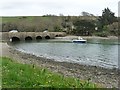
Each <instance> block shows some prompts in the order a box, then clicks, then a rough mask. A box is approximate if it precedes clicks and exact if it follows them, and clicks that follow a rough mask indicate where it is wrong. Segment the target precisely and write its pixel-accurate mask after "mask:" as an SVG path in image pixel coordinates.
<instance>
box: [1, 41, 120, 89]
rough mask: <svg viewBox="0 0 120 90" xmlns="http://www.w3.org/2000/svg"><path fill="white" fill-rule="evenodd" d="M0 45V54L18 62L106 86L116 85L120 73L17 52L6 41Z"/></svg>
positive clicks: (119, 78)
mask: <svg viewBox="0 0 120 90" xmlns="http://www.w3.org/2000/svg"><path fill="white" fill-rule="evenodd" d="M0 46H1V47H2V48H1V50H2V54H1V56H7V57H10V58H12V59H14V60H17V61H18V62H20V63H26V64H32V65H37V66H39V67H43V68H48V69H49V70H51V71H53V72H58V73H60V74H63V75H64V76H72V77H77V78H79V79H81V80H87V79H91V80H90V81H91V82H94V83H98V84H100V85H102V86H104V87H107V88H111V87H118V84H119V80H120V75H119V74H118V72H117V70H116V69H114V70H109V69H103V68H100V67H92V66H85V65H79V64H74V63H66V62H56V61H54V60H50V59H46V58H42V57H36V56H34V55H30V54H26V53H22V52H19V51H17V50H15V49H13V48H11V47H10V46H9V45H7V43H0Z"/></svg>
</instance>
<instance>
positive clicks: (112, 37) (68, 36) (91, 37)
mask: <svg viewBox="0 0 120 90" xmlns="http://www.w3.org/2000/svg"><path fill="white" fill-rule="evenodd" d="M81 37H82V38H84V39H118V37H116V36H108V37H99V36H81ZM56 38H57V39H76V38H78V36H74V35H67V36H65V37H56Z"/></svg>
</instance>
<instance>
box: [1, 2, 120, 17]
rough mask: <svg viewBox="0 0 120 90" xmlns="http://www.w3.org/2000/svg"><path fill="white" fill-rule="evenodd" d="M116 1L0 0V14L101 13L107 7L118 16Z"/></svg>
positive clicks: (76, 14) (75, 14)
mask: <svg viewBox="0 0 120 90" xmlns="http://www.w3.org/2000/svg"><path fill="white" fill-rule="evenodd" d="M118 2H119V0H1V1H0V16H42V15H46V14H54V15H59V14H63V15H66V16H67V15H71V16H73V15H74V16H78V15H81V12H83V11H85V12H89V13H91V14H94V15H102V10H104V8H107V7H108V8H109V9H110V10H111V11H112V12H114V13H115V15H116V16H118Z"/></svg>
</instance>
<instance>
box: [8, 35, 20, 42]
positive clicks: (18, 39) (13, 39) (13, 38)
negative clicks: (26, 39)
mask: <svg viewBox="0 0 120 90" xmlns="http://www.w3.org/2000/svg"><path fill="white" fill-rule="evenodd" d="M10 41H12V42H14V41H20V38H18V37H16V36H15V37H12V38H11V39H10Z"/></svg>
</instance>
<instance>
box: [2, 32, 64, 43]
mask: <svg viewBox="0 0 120 90" xmlns="http://www.w3.org/2000/svg"><path fill="white" fill-rule="evenodd" d="M65 35H66V33H65V32H2V33H1V35H0V38H1V40H3V41H25V40H41V39H54V38H55V37H63V36H65Z"/></svg>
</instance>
